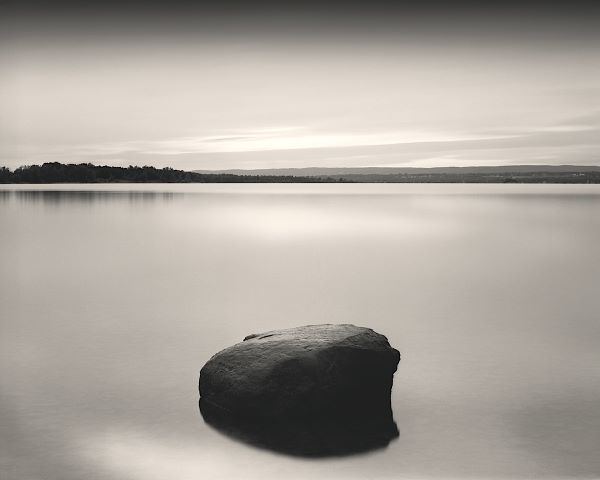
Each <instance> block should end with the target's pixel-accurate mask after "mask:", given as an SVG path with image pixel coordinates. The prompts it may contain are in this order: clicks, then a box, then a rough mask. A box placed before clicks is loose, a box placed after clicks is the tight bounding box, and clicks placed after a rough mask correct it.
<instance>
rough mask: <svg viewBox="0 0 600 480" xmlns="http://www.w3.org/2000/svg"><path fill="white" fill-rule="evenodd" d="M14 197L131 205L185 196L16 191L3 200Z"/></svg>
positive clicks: (3, 194) (137, 193)
mask: <svg viewBox="0 0 600 480" xmlns="http://www.w3.org/2000/svg"><path fill="white" fill-rule="evenodd" d="M12 195H14V196H15V198H16V199H17V200H19V201H22V202H31V203H46V204H60V203H84V204H85V203H88V204H90V203H107V202H119V201H120V202H122V201H123V200H127V201H129V202H131V203H145V202H153V201H157V200H160V201H165V200H167V201H170V200H173V198H174V197H175V196H176V195H183V194H179V193H174V192H135V191H124V192H106V191H105V192H101V191H100V192H97V191H90V190H87V191H84V190H81V191H77V190H72V191H70V190H15V191H3V192H2V197H0V198H2V199H3V200H8V199H9V198H10V197H11V196H12Z"/></svg>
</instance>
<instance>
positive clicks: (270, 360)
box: [200, 324, 400, 419]
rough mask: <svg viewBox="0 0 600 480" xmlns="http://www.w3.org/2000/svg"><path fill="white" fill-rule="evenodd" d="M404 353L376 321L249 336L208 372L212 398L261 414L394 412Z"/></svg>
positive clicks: (204, 381) (208, 398)
mask: <svg viewBox="0 0 600 480" xmlns="http://www.w3.org/2000/svg"><path fill="white" fill-rule="evenodd" d="M399 361H400V353H399V352H398V350H396V349H394V348H392V347H391V346H390V344H389V343H388V340H387V338H386V337H384V336H383V335H380V334H378V333H376V332H374V331H373V330H371V329H370V328H364V327H356V326H354V325H329V324H327V325H307V326H303V327H297V328H290V329H286V330H274V331H271V332H266V333H261V334H254V335H249V336H247V337H246V338H245V339H244V341H243V342H240V343H238V344H236V345H233V346H232V347H229V348H226V349H225V350H223V351H221V352H219V353H217V354H216V355H214V356H213V357H212V358H211V359H210V360H209V361H208V362H207V363H206V365H204V367H203V368H202V370H201V371H200V395H201V398H202V401H203V403H204V404H206V405H210V406H211V407H213V408H218V409H220V410H222V411H224V412H230V413H235V414H236V415H241V416H244V417H253V418H260V417H262V418H269V419H273V418H277V417H286V418H287V419H289V418H290V417H295V418H314V417H315V416H327V417H328V418H331V416H343V417H347V416H348V413H353V414H358V415H361V414H366V413H368V414H369V415H371V414H373V413H376V412H389V411H390V393H391V389H392V381H393V375H394V372H395V371H396V368H397V366H398V362H399Z"/></svg>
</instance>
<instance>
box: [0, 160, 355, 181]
mask: <svg viewBox="0 0 600 480" xmlns="http://www.w3.org/2000/svg"><path fill="white" fill-rule="evenodd" d="M345 182H348V180H344V179H333V178H328V177H296V176H291V175H289V176H278V175H266V176H263V175H233V174H229V173H196V172H186V171H183V170H175V169H173V168H169V167H166V168H160V169H159V168H155V167H149V166H144V167H134V166H129V167H111V166H106V165H101V166H99V165H93V164H91V163H80V164H62V163H59V162H50V163H44V164H42V165H27V166H23V167H19V168H17V169H15V170H14V171H11V170H10V169H8V168H6V167H0V183H345Z"/></svg>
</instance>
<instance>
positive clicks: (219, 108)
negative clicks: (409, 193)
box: [0, 2, 600, 170]
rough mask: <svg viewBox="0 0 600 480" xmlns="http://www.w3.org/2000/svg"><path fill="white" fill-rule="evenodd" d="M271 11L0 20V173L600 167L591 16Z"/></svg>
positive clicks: (19, 13)
mask: <svg viewBox="0 0 600 480" xmlns="http://www.w3.org/2000/svg"><path fill="white" fill-rule="evenodd" d="M281 3H282V5H280V6H279V7H278V8H274V7H273V6H269V5H266V4H265V5H260V6H258V5H254V6H253V7H252V8H250V7H243V4H239V5H236V4H235V3H229V4H223V7H221V8H220V9H216V8H212V9H206V8H202V7H195V8H192V7H189V6H186V5H179V4H177V3H168V5H167V3H165V5H167V6H164V7H161V6H160V5H159V4H152V3H148V2H147V3H146V4H145V5H144V6H136V5H135V4H127V5H126V6H123V4H122V3H119V4H114V5H113V4H111V3H110V2H109V3H103V4H102V6H101V7H93V8H92V7H89V6H88V7H87V8H82V7H79V8H75V7H73V6H70V5H68V4H64V5H61V7H58V6H55V7H54V8H53V9H52V10H49V9H47V8H44V7H39V6H37V7H36V6H35V4H31V3H28V5H30V7H28V9H23V8H20V7H4V11H2V12H0V17H2V20H0V32H1V33H0V45H2V47H0V49H1V50H0V165H5V166H9V167H11V168H14V167H17V166H20V165H25V164H33V163H42V162H47V161H61V162H77V163H79V162H92V163H97V164H111V165H129V164H133V165H154V166H157V167H162V166H171V167H174V168H180V169H186V170H187V169H227V168H271V167H303V166H321V167H328V166H331V167H340V166H353V167H356V166H451V165H458V166H463V165H504V164H580V165H600V135H599V134H600V21H599V19H600V10H599V9H598V8H597V7H591V6H589V5H584V4H583V3H578V2H570V3H569V4H568V6H565V7H562V8H561V7H549V6H548V5H549V3H547V4H546V6H543V4H542V6H541V7H540V6H536V5H535V4H525V3H518V4H517V3H503V4H502V6H495V7H482V6H478V7H475V6H472V5H467V4H462V5H460V6H457V5H455V7H454V9H449V8H443V7H442V6H441V5H442V4H439V5H436V4H435V3H429V4H428V8H425V7H423V8H416V7H410V8H408V7H396V8H394V9H391V8H389V7H385V6H384V5H383V4H379V3H377V2H365V3H363V4H361V3H346V4H345V5H344V7H343V8H341V7H336V6H333V5H331V6H330V8H324V7H314V6H310V5H305V6H304V7H302V8H300V7H298V8H296V7H294V6H291V4H290V5H289V6H286V5H284V4H285V2H281ZM118 5H121V6H118Z"/></svg>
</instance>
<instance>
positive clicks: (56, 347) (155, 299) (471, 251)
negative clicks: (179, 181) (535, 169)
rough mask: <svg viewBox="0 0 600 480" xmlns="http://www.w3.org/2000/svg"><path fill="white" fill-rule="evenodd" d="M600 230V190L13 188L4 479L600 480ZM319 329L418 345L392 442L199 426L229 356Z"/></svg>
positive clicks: (1, 348) (403, 379) (1, 228)
mask: <svg viewBox="0 0 600 480" xmlns="http://www.w3.org/2000/svg"><path fill="white" fill-rule="evenodd" d="M599 245H600V188H598V187H597V186H593V185H589V186H587V185H579V186H559V185H531V186H523V185H487V186H486V185H314V184H313V185H291V184H289V185H93V186H90V185H68V186H64V185H63V186H61V185H54V186H3V187H1V190H0V265H1V277H0V317H1V318H0V322H1V323H0V328H1V332H0V333H1V335H0V373H1V379H0V381H1V395H2V397H1V415H2V416H1V417H0V422H1V424H0V428H1V433H0V435H1V442H2V443H1V445H0V447H1V448H0V450H1V451H2V453H1V455H2V456H1V457H0V458H1V461H2V465H1V472H2V475H1V476H2V478H3V479H6V480H16V479H19V480H21V479H30V480H38V479H40V480H41V479H44V480H79V479H84V478H88V479H115V480H117V479H119V480H122V479H131V480H136V479H140V480H146V479H147V480H154V479H156V480H166V479H168V480H178V479H186V480H187V479H190V480H191V479H194V480H196V479H269V478H273V479H279V478H286V479H290V478H292V479H317V478H318V479H346V478H365V479H366V478H369V479H376V478H410V479H418V478H465V477H473V478H522V479H526V478H548V479H550V478H571V477H572V478H599V477H600V455H598V450H599V447H600V348H599V347H600V247H599ZM310 323H355V324H357V325H363V326H369V327H372V328H373V329H375V330H376V331H378V332H380V333H383V334H385V335H386V336H387V337H388V338H389V340H390V342H391V344H392V345H393V346H395V347H396V348H398V349H399V350H400V351H401V352H402V361H401V362H400V366H399V370H398V372H397V373H396V377H395V386H394V389H393V408H394V417H395V420H396V423H397V425H398V428H399V430H400V437H399V438H398V439H396V440H394V441H393V442H392V443H391V444H390V445H389V446H388V447H387V448H385V449H380V450H377V451H375V452H372V453H368V454H362V455H356V456H347V457H340V458H333V459H318V460H315V459H302V458H294V457H288V456H285V455H279V454H274V453H271V452H269V451H266V450H259V449H255V448H253V447H250V446H248V445H246V444H243V443H238V442H235V441H233V440H231V439H230V438H228V437H226V436H223V435H221V434H220V433H218V432H217V431H215V430H213V429H212V428H210V427H209V426H207V425H206V424H205V423H204V422H203V420H202V417H201V416H200V414H199V412H198V392H197V380H198V371H199V369H200V368H201V367H202V365H203V364H204V363H205V362H206V361H207V360H208V359H209V358H210V356H211V355H212V354H213V353H215V352H217V351H219V350H220V349H222V348H224V347H226V346H229V345H231V344H233V343H236V342H238V341H240V340H241V339H242V338H243V337H244V336H246V335H248V334H250V333H255V332H260V331H266V330H272V329H278V328H285V327H291V326H296V325H303V324H310Z"/></svg>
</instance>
